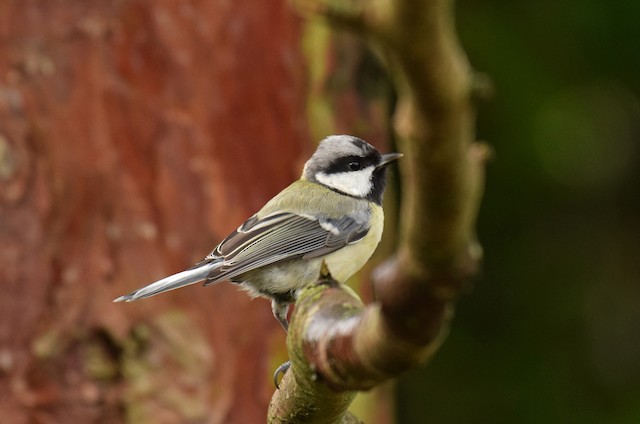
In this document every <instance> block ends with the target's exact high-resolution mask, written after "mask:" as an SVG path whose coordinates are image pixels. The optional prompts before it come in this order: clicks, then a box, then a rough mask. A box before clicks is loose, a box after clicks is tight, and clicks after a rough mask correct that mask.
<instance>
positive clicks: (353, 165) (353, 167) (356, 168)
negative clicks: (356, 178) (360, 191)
mask: <svg viewBox="0 0 640 424" xmlns="http://www.w3.org/2000/svg"><path fill="white" fill-rule="evenodd" d="M360 168H361V165H360V162H358V161H356V160H354V161H351V162H349V169H350V170H352V171H359V170H360Z"/></svg>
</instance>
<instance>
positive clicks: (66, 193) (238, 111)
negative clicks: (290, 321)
mask: <svg viewBox="0 0 640 424" xmlns="http://www.w3.org/2000/svg"><path fill="white" fill-rule="evenodd" d="M299 32H300V31H299V28H298V24H297V21H296V19H295V18H294V16H293V15H292V12H291V11H290V10H289V9H288V7H287V5H286V3H285V2H276V3H274V2H264V3H263V2H253V1H248V0H244V1H232V2H211V1H195V0H194V1H190V2H173V1H168V0H166V1H158V2H145V1H141V0H139V1H128V2H124V1H115V2H98V1H89V2H87V1H80V0H78V1H71V2H70V1H61V0H57V1H50V0H47V1H44V0H41V1H25V0H6V1H3V2H1V3H0V281H1V282H2V284H1V285H0V411H1V412H0V421H2V422H11V423H24V422H38V423H40V422H42V423H49V422H78V423H79V422H83V423H85V422H109V423H112V422H121V421H123V420H124V419H125V417H129V419H130V420H131V421H134V422H154V423H169V422H181V423H182V422H211V423H217V422H221V423H222V422H224V423H252V422H262V421H264V419H265V415H266V409H267V405H268V403H269V398H270V396H271V393H272V386H271V384H272V383H271V382H270V381H271V379H270V378H269V375H270V374H271V372H272V370H273V363H271V362H270V361H269V358H270V357H271V356H272V354H273V352H274V348H275V347H276V346H277V347H278V349H280V352H281V354H283V353H282V352H283V351H284V334H282V331H281V330H280V329H279V328H278V324H277V323H276V322H275V320H273V319H272V318H271V317H270V316H271V311H270V308H269V306H268V304H267V303H266V302H264V301H256V302H251V301H249V299H248V298H246V297H245V296H244V295H243V294H241V293H238V292H237V290H236V288H234V287H233V286H231V285H228V284H225V285H220V286H217V287H213V288H208V289H202V288H199V287H191V288H188V289H184V290H180V291H177V292H173V293H171V294H166V295H164V296H159V297H156V298H153V299H150V300H146V301H141V302H137V303H133V304H126V305H122V304H112V303H111V300H112V299H113V298H114V297H116V296H118V295H120V294H123V293H125V292H128V291H129V290H131V289H134V288H137V287H139V286H141V285H144V284H146V283H149V282H151V281H153V280H154V279H156V278H158V277H161V276H163V275H165V274H167V273H170V272H175V271H178V270H180V269H182V268H184V267H186V266H189V265H190V264H191V263H193V262H194V261H196V260H199V259H200V258H201V257H202V256H203V255H205V254H206V253H207V252H208V249H210V248H211V247H212V245H213V243H214V242H215V241H217V240H219V239H220V238H221V237H223V236H224V235H225V234H226V232H228V231H229V230H230V229H232V228H235V226H236V225H238V224H239V223H240V222H241V221H242V220H243V219H245V218H246V217H248V216H249V215H250V214H251V213H253V212H254V211H255V210H256V209H258V208H259V207H260V206H261V204H262V203H263V202H264V201H265V200H266V199H268V198H269V197H270V196H271V195H273V194H274V193H276V192H277V191H278V190H279V189H281V188H282V187H284V186H285V185H287V184H288V183H289V182H290V181H292V180H293V179H295V178H297V174H298V172H299V169H300V164H301V160H303V159H304V157H305V156H306V152H307V151H308V150H307V147H306V146H307V144H306V142H307V139H306V135H305V134H306V130H305V126H304V115H303V114H302V113H300V111H301V110H302V105H303V104H304V100H303V94H304V91H303V81H302V69H303V68H302V59H301V57H300V49H299V46H298V42H299V41H298V40H299V37H300V34H299ZM143 324H144V325H143ZM140 417H144V420H146V421H143V420H142V418H140ZM136 420H138V421H136Z"/></svg>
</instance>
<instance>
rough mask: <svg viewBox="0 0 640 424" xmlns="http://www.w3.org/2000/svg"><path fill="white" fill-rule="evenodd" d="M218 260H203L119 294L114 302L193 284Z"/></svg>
mask: <svg viewBox="0 0 640 424" xmlns="http://www.w3.org/2000/svg"><path fill="white" fill-rule="evenodd" d="M220 263H221V262H220V261H213V262H205V263H202V264H200V265H196V266H195V267H193V268H190V269H188V270H186V271H182V272H179V273H177V274H173V275H170V276H168V277H165V278H163V279H162V280H158V281H156V282H155V283H151V284H149V285H148V286H146V287H142V288H141V289H138V290H136V291H133V292H131V293H129V294H125V295H124V296H120V297H119V298H117V299H115V300H114V302H132V301H134V300H138V299H144V298H146V297H151V296H155V295H156V294H160V293H163V292H166V291H169V290H175V289H179V288H180V287H184V286H188V285H190V284H195V283H197V282H199V281H203V280H205V279H206V278H207V275H209V273H210V272H211V271H212V270H214V269H216V268H218V267H219V266H220Z"/></svg>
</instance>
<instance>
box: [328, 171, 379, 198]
mask: <svg viewBox="0 0 640 424" xmlns="http://www.w3.org/2000/svg"><path fill="white" fill-rule="evenodd" d="M373 170H374V167H373V166H368V167H366V168H364V169H361V170H359V171H351V172H337V173H335V174H326V173H324V172H318V173H317V174H316V180H318V182H320V183H322V184H324V185H326V186H327V187H330V188H333V189H335V190H338V191H341V192H343V193H346V194H350V195H351V196H356V197H365V196H366V195H367V194H369V192H370V191H371V174H373Z"/></svg>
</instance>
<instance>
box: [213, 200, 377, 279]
mask: <svg viewBox="0 0 640 424" xmlns="http://www.w3.org/2000/svg"><path fill="white" fill-rule="evenodd" d="M250 221H251V222H248V224H247V223H245V224H243V225H242V226H240V227H239V228H238V230H236V231H234V232H233V233H231V234H230V235H229V236H228V237H227V238H226V239H224V240H223V241H222V242H221V243H220V244H219V245H218V246H217V247H216V248H215V249H214V251H213V252H211V254H209V255H208V256H207V258H206V259H207V260H212V259H216V258H221V259H222V260H223V262H222V266H220V267H219V268H216V269H215V270H213V271H212V273H211V274H210V275H209V276H208V282H207V283H206V284H205V285H207V284H212V283H214V282H216V281H219V280H222V279H231V278H233V277H236V276H238V275H240V274H243V273H245V272H247V271H251V270H253V269H256V268H260V267H262V266H265V265H270V264H272V263H276V262H280V261H283V260H286V259H293V258H299V257H302V258H304V259H311V258H316V257H320V256H323V255H327V254H329V253H331V252H334V251H336V250H338V249H340V248H342V247H344V246H346V245H347V244H352V243H355V242H357V241H358V240H360V239H362V237H364V235H366V234H367V232H368V231H369V227H368V225H367V223H366V222H364V221H361V220H357V219H354V218H352V217H349V216H345V217H343V218H340V219H338V220H331V219H316V218H314V217H312V216H309V215H299V214H296V213H291V212H279V213H274V214H271V215H267V216H266V217H264V218H262V219H256V217H255V216H254V217H252V218H250Z"/></svg>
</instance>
